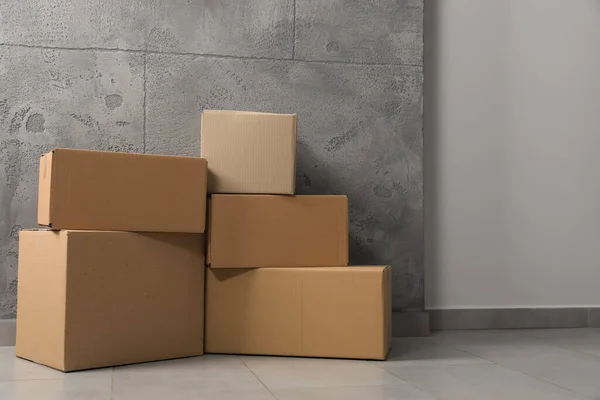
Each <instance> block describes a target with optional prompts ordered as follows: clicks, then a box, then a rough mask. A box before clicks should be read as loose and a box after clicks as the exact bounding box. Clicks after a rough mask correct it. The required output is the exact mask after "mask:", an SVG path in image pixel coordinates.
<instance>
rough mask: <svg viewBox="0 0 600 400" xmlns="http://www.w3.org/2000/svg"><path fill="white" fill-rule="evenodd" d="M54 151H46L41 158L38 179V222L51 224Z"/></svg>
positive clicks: (46, 224) (45, 224)
mask: <svg viewBox="0 0 600 400" xmlns="http://www.w3.org/2000/svg"><path fill="white" fill-rule="evenodd" d="M53 154H54V152H53V151H52V152H50V153H46V154H44V155H43V156H42V157H41V158H40V170H39V180H38V224H40V225H44V226H50V224H51V221H50V214H51V212H50V207H51V203H50V199H51V198H52V196H51V191H52V156H53Z"/></svg>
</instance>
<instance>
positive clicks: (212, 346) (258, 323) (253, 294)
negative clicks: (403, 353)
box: [205, 267, 392, 360]
mask: <svg viewBox="0 0 600 400" xmlns="http://www.w3.org/2000/svg"><path fill="white" fill-rule="evenodd" d="M390 285H391V271H390V268H389V267H346V268H259V269H252V270H248V269H219V270H214V269H207V281H206V322H205V323H206V343H205V350H206V352H207V353H230V354H264V355H278V356H308V357H336V358H357V359H377V360H383V359H385V357H386V355H387V352H388V350H389V348H390V338H391V317H392V315H391V312H392V311H391V286H390Z"/></svg>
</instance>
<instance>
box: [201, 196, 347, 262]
mask: <svg viewBox="0 0 600 400" xmlns="http://www.w3.org/2000/svg"><path fill="white" fill-rule="evenodd" d="M207 242H208V263H209V265H210V266H211V267H213V268H255V267H313V266H326V267H327V266H345V265H347V264H348V198H347V197H346V196H269V195H223V194H221V195H213V196H212V198H211V200H210V204H209V226H208V241H207Z"/></svg>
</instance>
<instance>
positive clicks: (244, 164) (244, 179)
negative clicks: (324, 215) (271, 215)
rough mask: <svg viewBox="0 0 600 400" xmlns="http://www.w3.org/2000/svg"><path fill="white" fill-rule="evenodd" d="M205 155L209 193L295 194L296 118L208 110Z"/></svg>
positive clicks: (203, 143)
mask: <svg viewBox="0 0 600 400" xmlns="http://www.w3.org/2000/svg"><path fill="white" fill-rule="evenodd" d="M201 154H202V157H204V158H206V159H207V160H208V168H209V180H208V192H209V193H263V194H294V190H295V186H296V115H295V114H269V113H257V112H245V111H218V110H206V111H204V112H203V113H202V132H201Z"/></svg>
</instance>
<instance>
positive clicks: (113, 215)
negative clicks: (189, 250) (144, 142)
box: [38, 149, 207, 233]
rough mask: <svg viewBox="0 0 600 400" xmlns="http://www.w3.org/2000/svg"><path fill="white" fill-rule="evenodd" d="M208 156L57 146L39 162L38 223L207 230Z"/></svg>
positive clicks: (60, 226)
mask: <svg viewBox="0 0 600 400" xmlns="http://www.w3.org/2000/svg"><path fill="white" fill-rule="evenodd" d="M206 185H207V166H206V160H204V159H201V158H197V157H173V156H157V155H147V154H128V153H113V152H104V151H89V150H74V149H55V150H53V151H52V152H51V153H48V154H45V155H44V156H42V158H41V160H40V177H39V195H38V196H39V197H38V223H39V224H40V225H44V226H51V227H52V228H54V229H94V230H105V231H107V230H115V231H141V232H195V233H202V232H204V225H205V219H206Z"/></svg>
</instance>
